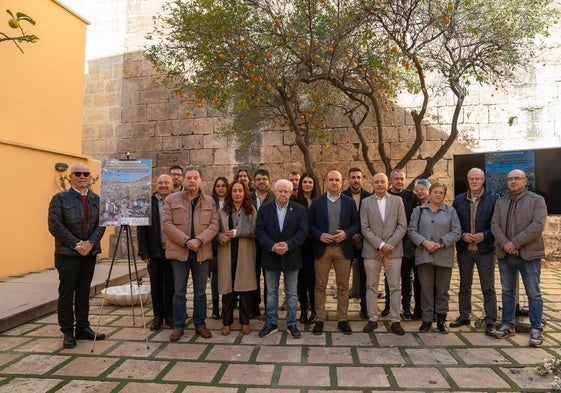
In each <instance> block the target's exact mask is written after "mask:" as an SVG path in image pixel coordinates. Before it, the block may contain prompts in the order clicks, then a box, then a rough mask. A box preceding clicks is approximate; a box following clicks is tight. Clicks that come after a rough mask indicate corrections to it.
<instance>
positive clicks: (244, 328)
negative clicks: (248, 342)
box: [241, 325, 251, 336]
mask: <svg viewBox="0 0 561 393" xmlns="http://www.w3.org/2000/svg"><path fill="white" fill-rule="evenodd" d="M241 331H242V334H243V335H244V336H247V335H248V334H249V333H251V328H250V327H249V325H242V328H241Z"/></svg>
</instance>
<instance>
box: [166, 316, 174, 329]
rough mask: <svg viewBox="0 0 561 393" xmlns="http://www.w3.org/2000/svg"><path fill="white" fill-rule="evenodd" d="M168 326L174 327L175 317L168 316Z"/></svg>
mask: <svg viewBox="0 0 561 393" xmlns="http://www.w3.org/2000/svg"><path fill="white" fill-rule="evenodd" d="M166 326H168V327H169V328H170V329H173V317H166Z"/></svg>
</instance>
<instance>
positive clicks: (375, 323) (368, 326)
mask: <svg viewBox="0 0 561 393" xmlns="http://www.w3.org/2000/svg"><path fill="white" fill-rule="evenodd" d="M374 329H378V321H368V323H367V324H366V325H364V327H363V328H362V332H363V333H370V332H372V331H373V330H374Z"/></svg>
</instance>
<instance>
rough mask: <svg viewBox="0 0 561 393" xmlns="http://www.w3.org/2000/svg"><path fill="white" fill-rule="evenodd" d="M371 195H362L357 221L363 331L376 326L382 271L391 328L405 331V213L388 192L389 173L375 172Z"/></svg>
mask: <svg viewBox="0 0 561 393" xmlns="http://www.w3.org/2000/svg"><path fill="white" fill-rule="evenodd" d="M372 185H373V189H374V195H372V196H370V197H368V198H366V199H364V200H363V201H362V205H361V207H360V225H361V231H362V236H363V237H364V242H363V247H362V256H363V258H364V268H365V270H366V308H367V311H368V323H367V324H366V325H365V326H364V328H363V329H362V331H363V332H364V333H370V332H372V331H373V330H374V329H376V328H377V327H378V309H377V307H376V301H377V299H378V284H379V282H380V271H381V270H382V266H384V271H385V273H386V277H387V279H388V286H389V289H390V316H391V321H392V323H391V331H392V332H394V333H395V334H397V335H400V336H401V335H403V334H405V331H404V330H403V328H402V327H401V324H400V320H401V319H400V316H399V303H400V300H401V287H400V279H401V258H402V256H403V244H402V241H401V240H402V238H403V236H405V233H406V232H407V217H406V215H405V208H404V206H403V201H402V199H401V198H400V197H398V196H394V195H391V194H388V192H387V190H388V177H387V176H386V175H385V174H384V173H376V174H375V175H374V176H373V177H372Z"/></svg>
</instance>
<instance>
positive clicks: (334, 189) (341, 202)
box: [308, 171, 360, 335]
mask: <svg viewBox="0 0 561 393" xmlns="http://www.w3.org/2000/svg"><path fill="white" fill-rule="evenodd" d="M325 182H326V188H327V192H326V193H325V194H323V195H321V196H319V197H318V198H316V199H314V200H313V202H312V205H311V206H310V210H309V212H308V223H309V229H310V235H311V236H312V238H313V241H314V243H313V244H314V259H315V261H314V262H315V263H314V267H315V271H316V289H315V298H316V314H317V318H316V323H315V325H314V328H313V330H312V333H313V334H316V335H319V334H322V333H323V324H324V321H325V298H326V294H325V291H326V288H327V281H328V279H329V271H330V270H331V267H332V266H333V269H334V270H335V280H336V284H337V321H338V322H337V328H338V329H339V330H341V331H342V332H343V333H344V334H352V332H353V331H352V329H351V327H350V325H349V322H348V321H347V309H348V308H349V274H350V271H351V258H352V257H353V255H354V249H353V243H352V241H351V239H352V238H353V236H354V235H355V234H356V233H358V232H359V231H360V221H359V215H358V211H357V209H356V204H355V203H354V201H353V200H352V199H351V198H349V197H348V196H346V195H343V194H342V193H341V186H342V183H343V177H342V176H341V173H340V172H338V171H330V172H329V173H328V174H327V178H326V180H325Z"/></svg>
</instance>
